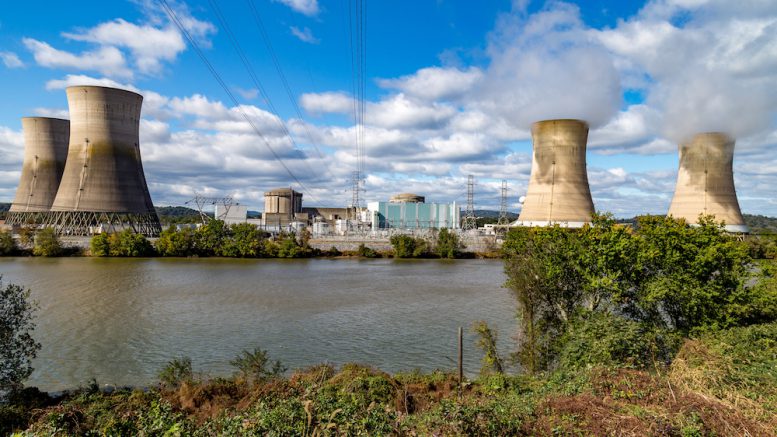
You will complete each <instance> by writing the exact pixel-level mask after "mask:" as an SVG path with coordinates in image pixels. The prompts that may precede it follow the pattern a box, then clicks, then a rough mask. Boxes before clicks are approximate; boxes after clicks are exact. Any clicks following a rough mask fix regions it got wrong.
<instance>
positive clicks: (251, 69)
mask: <svg viewBox="0 0 777 437" xmlns="http://www.w3.org/2000/svg"><path fill="white" fill-rule="evenodd" d="M208 2H209V3H210V6H211V8H212V9H213V12H214V15H216V19H218V21H219V24H221V27H222V28H223V29H224V30H226V32H227V37H229V41H230V43H231V44H232V48H234V49H235V51H236V52H237V54H238V56H239V57H240V61H241V62H242V63H243V66H244V67H245V69H246V71H247V72H248V75H249V76H250V77H251V81H252V82H253V83H254V86H256V88H258V89H259V92H261V93H262V95H263V96H264V98H265V100H266V101H267V106H269V108H270V111H271V112H272V113H273V115H275V116H276V117H277V119H278V124H279V125H280V128H281V130H282V131H283V134H284V135H286V136H287V137H288V138H289V140H290V141H291V144H292V145H293V146H294V148H295V149H300V148H299V146H298V145H297V142H296V141H294V137H292V135H291V132H289V129H288V128H287V127H286V123H284V122H283V119H281V117H280V115H279V113H278V110H277V109H276V108H275V105H274V104H273V102H272V99H271V98H270V95H269V94H267V91H265V89H264V86H262V82H261V81H260V80H259V77H258V76H257V75H256V71H254V67H253V65H251V61H249V60H248V58H247V57H246V55H245V52H244V51H243V48H242V47H241V46H240V43H239V42H238V40H237V38H236V37H235V34H234V33H232V28H231V27H230V26H229V23H228V22H227V20H226V18H224V15H223V14H222V13H221V9H220V8H219V6H218V3H217V2H215V1H214V0H208ZM316 151H318V148H316ZM318 155H319V157H321V153H320V152H319V153H318ZM304 162H305V165H306V166H307V167H308V170H309V171H310V174H312V175H314V176H315V174H316V172H315V171H314V170H313V167H311V166H310V163H309V162H308V161H307V160H306V161H304Z"/></svg>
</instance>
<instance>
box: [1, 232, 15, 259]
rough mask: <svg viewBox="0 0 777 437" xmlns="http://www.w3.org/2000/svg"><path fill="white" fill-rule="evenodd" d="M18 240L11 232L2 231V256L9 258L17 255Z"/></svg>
mask: <svg viewBox="0 0 777 437" xmlns="http://www.w3.org/2000/svg"><path fill="white" fill-rule="evenodd" d="M16 249H17V247H16V240H14V239H13V235H11V232H10V231H0V256H8V255H13V254H14V253H16Z"/></svg>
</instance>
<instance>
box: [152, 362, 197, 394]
mask: <svg viewBox="0 0 777 437" xmlns="http://www.w3.org/2000/svg"><path fill="white" fill-rule="evenodd" d="M193 380H194V372H193V371H192V360H191V358H189V357H181V358H175V359H173V360H172V361H169V362H168V363H167V365H165V367H164V368H162V370H161V371H160V372H159V382H161V383H162V385H163V386H165V387H168V388H173V387H178V386H180V385H181V384H183V383H185V382H186V383H191V382H192V381H193Z"/></svg>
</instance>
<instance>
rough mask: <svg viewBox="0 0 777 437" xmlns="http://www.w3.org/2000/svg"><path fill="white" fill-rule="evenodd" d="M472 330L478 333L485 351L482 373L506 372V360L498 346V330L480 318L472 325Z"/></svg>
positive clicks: (479, 344)
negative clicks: (500, 353) (494, 329)
mask: <svg viewBox="0 0 777 437" xmlns="http://www.w3.org/2000/svg"><path fill="white" fill-rule="evenodd" d="M472 330H473V331H474V332H475V334H477V335H478V343H477V345H478V347H479V348H480V350H482V351H483V359H482V360H481V363H482V364H483V366H482V367H481V368H480V373H481V374H484V375H485V374H489V373H499V374H501V373H504V361H503V360H502V357H500V356H499V351H498V350H497V347H496V338H497V335H496V331H493V330H491V328H489V327H488V324H487V323H486V322H484V321H482V320H478V321H477V322H475V323H474V324H473V325H472Z"/></svg>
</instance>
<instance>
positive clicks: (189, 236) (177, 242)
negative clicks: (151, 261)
mask: <svg viewBox="0 0 777 437" xmlns="http://www.w3.org/2000/svg"><path fill="white" fill-rule="evenodd" d="M195 243H196V241H195V233H194V231H193V230H192V229H191V228H183V229H181V230H176V229H175V227H174V226H170V227H169V228H167V229H165V230H164V231H162V234H161V235H160V236H159V239H158V240H157V241H156V251H157V253H159V254H160V255H162V256H191V255H194V253H195Z"/></svg>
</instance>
